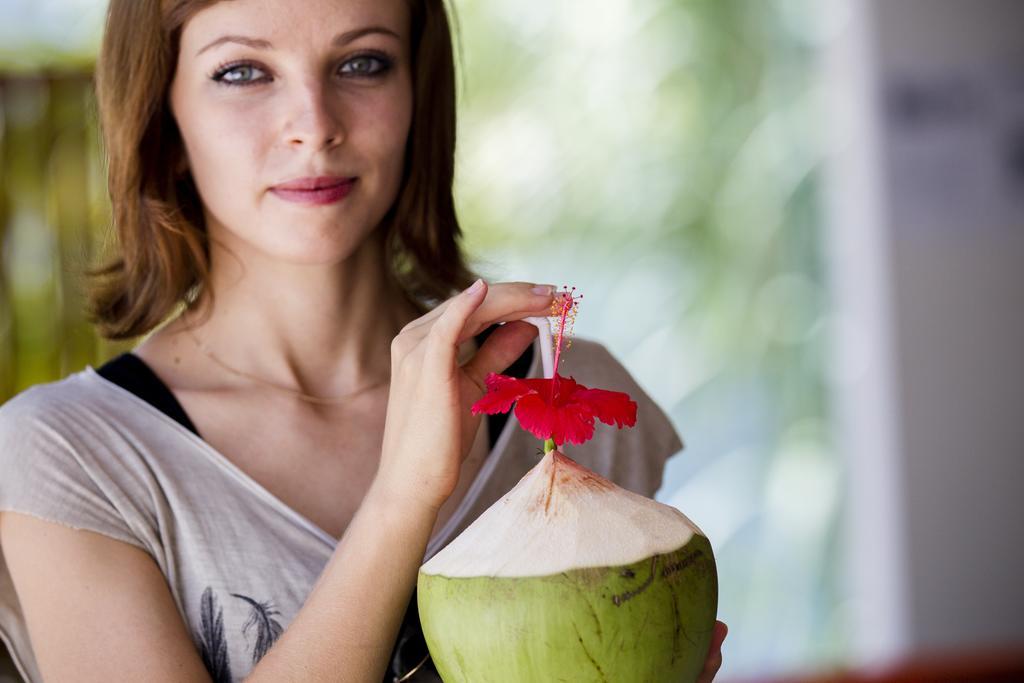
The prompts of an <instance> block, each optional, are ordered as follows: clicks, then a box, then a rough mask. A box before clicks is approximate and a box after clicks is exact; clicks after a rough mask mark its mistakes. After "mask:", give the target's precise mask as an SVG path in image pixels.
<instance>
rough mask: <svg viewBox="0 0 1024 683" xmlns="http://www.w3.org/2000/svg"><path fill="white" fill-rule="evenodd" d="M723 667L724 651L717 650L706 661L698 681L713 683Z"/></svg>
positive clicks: (699, 682)
mask: <svg viewBox="0 0 1024 683" xmlns="http://www.w3.org/2000/svg"><path fill="white" fill-rule="evenodd" d="M721 668H722V653H721V652H720V651H719V652H716V653H715V654H713V655H711V656H710V657H708V659H707V661H706V662H704V670H703V671H701V672H700V676H698V677H697V683H711V681H713V680H714V678H715V675H716V674H717V673H718V670H719V669H721Z"/></svg>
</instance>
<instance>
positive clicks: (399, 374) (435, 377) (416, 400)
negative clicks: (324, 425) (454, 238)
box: [375, 280, 552, 512]
mask: <svg viewBox="0 0 1024 683" xmlns="http://www.w3.org/2000/svg"><path fill="white" fill-rule="evenodd" d="M478 286H479V288H478V289H477V290H476V291H473V289H472V287H471V288H470V289H467V290H466V291H464V292H462V293H461V294H458V295H457V296H454V297H452V298H451V299H448V300H447V301H445V302H444V303H442V304H440V305H439V306H437V307H436V308H435V309H434V310H432V311H430V312H429V313H427V314H425V315H423V316H421V317H420V318H417V319H416V320H414V321H412V322H411V323H409V324H408V325H406V326H405V327H404V328H402V331H401V332H400V333H399V334H398V336H396V337H395V339H394V341H393V342H392V343H391V388H390V393H389V395H388V408H387V418H386V421H385V426H384V443H383V451H382V453H381V462H380V466H379V468H378V470H377V478H376V480H375V484H376V485H378V486H383V487H384V488H385V490H386V491H387V492H388V493H389V494H390V495H392V496H399V497H401V498H402V499H404V500H407V501H408V500H412V501H415V502H419V503H422V504H423V505H425V506H427V507H428V508H431V509H433V511H435V512H436V511H438V510H440V508H441V506H442V505H443V504H444V502H445V500H447V499H448V497H449V496H450V495H451V494H452V492H453V491H454V490H455V487H456V485H457V484H458V481H459V472H460V470H461V467H462V461H463V460H464V459H465V457H466V455H467V454H468V453H469V450H470V447H471V446H472V443H473V439H474V438H475V436H476V432H477V429H479V427H480V420H481V419H482V416H480V415H472V414H471V412H470V408H471V406H472V405H473V403H475V402H476V401H477V400H478V399H479V398H480V397H481V396H483V395H484V392H485V390H486V387H485V386H484V379H485V378H486V377H487V374H488V373H490V372H502V371H504V370H505V369H506V368H508V366H510V365H511V364H512V363H513V362H514V361H515V360H516V358H518V357H519V356H521V355H522V353H523V352H524V351H525V350H526V347H527V346H529V345H530V343H531V342H532V341H533V338H534V337H535V336H536V335H537V328H536V327H534V326H533V325H531V324H530V323H525V322H510V321H519V320H520V319H521V318H525V317H527V316H535V315H548V314H549V313H550V307H551V300H552V295H551V289H550V288H548V292H547V294H537V293H535V292H534V291H533V287H534V285H533V284H531V283H525V282H511V283H496V284H494V285H488V284H487V283H486V282H484V281H483V280H480V281H479V283H478ZM497 322H508V324H506V325H502V326H501V327H499V328H498V329H496V330H495V331H494V332H493V333H492V334H491V335H490V336H488V338H487V340H486V341H485V342H484V344H483V346H482V347H481V348H480V349H479V350H478V351H477V353H476V355H475V356H474V357H473V358H472V359H471V360H469V361H468V362H467V363H465V364H464V365H462V366H461V367H460V366H459V365H458V363H457V360H456V359H457V354H458V350H459V345H460V344H461V343H462V342H464V341H466V340H468V339H470V338H471V337H473V336H474V335H476V334H478V333H479V332H480V331H481V330H483V329H485V328H487V327H488V326H490V325H493V324H494V323H497Z"/></svg>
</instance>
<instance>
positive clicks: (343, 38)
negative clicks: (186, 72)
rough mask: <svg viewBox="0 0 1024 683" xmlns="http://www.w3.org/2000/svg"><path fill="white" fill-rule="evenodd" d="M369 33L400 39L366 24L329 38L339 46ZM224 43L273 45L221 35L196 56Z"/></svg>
mask: <svg viewBox="0 0 1024 683" xmlns="http://www.w3.org/2000/svg"><path fill="white" fill-rule="evenodd" d="M370 33H383V34H384V35H388V36H392V37H394V38H397V39H399V40H401V36H399V35H398V34H397V33H395V32H394V31H392V30H391V29H388V28H384V27H383V26H367V27H365V28H357V29H355V30H352V31H346V32H345V33H339V34H338V35H336V36H334V39H333V40H331V45H333V46H334V47H341V46H343V45H346V44H348V43H351V42H352V41H353V40H355V39H356V38H362V37H363V36H365V35H367V34H370ZM224 43H238V44H239V45H247V46H249V47H252V48H256V49H257V50H270V49H272V48H273V47H274V46H273V45H271V44H270V41H268V40H263V39H262V38H250V37H248V36H235V35H227V36H221V37H220V38H217V39H216V40H214V41H213V42H210V43H208V44H207V45H205V46H204V47H202V48H201V49H200V50H199V52H197V53H196V57H198V56H199V55H201V54H203V53H204V52H206V51H207V50H210V49H213V48H215V47H217V46H218V45H222V44H224Z"/></svg>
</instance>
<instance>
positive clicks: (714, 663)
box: [697, 621, 729, 683]
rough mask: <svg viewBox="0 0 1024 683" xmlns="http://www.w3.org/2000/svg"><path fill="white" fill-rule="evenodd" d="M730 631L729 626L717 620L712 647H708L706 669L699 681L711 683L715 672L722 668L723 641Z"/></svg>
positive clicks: (701, 673)
mask: <svg viewBox="0 0 1024 683" xmlns="http://www.w3.org/2000/svg"><path fill="white" fill-rule="evenodd" d="M728 633H729V627H728V626H726V625H725V623H724V622H721V621H716V622H715V630H714V632H713V633H712V634H711V647H709V648H708V658H707V660H705V662H704V670H703V671H701V672H700V676H699V677H698V678H697V683H711V681H712V680H714V678H715V674H717V673H718V670H719V669H721V668H722V641H724V640H725V636H726V634H728Z"/></svg>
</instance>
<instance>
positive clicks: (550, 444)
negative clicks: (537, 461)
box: [544, 439, 555, 455]
mask: <svg viewBox="0 0 1024 683" xmlns="http://www.w3.org/2000/svg"><path fill="white" fill-rule="evenodd" d="M553 450H555V440H554V439H548V440H546V441H545V442H544V455H547V454H548V453H550V452H551V451H553Z"/></svg>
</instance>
